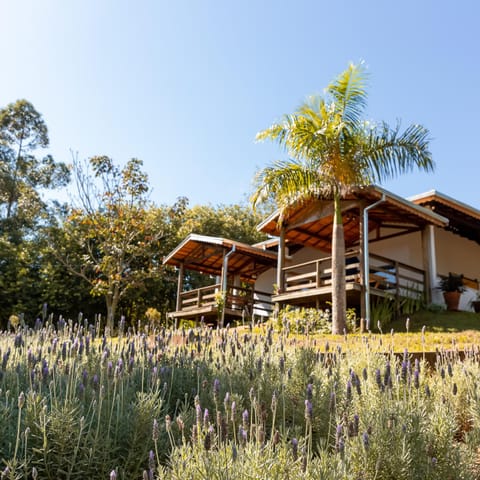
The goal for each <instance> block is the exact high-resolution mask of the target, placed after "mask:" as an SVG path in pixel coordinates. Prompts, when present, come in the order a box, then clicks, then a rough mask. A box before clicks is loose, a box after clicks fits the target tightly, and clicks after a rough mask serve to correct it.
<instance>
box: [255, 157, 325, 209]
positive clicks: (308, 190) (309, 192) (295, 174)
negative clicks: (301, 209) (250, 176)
mask: <svg viewBox="0 0 480 480" xmlns="http://www.w3.org/2000/svg"><path fill="white" fill-rule="evenodd" d="M254 185H255V191H254V193H253V195H252V196H251V202H252V205H253V206H254V207H255V206H257V205H258V204H260V203H263V202H265V201H267V200H269V199H274V200H275V202H276V204H277V206H278V207H279V208H280V210H281V211H285V210H287V209H288V208H289V207H291V206H292V205H297V206H298V203H299V202H304V201H308V200H310V199H312V198H318V197H323V196H325V195H326V194H327V192H330V191H331V188H332V187H331V185H330V184H329V183H328V179H326V178H324V177H322V176H321V175H319V173H318V170H317V169H316V168H315V167H313V166H312V165H311V164H309V163H308V162H307V163H306V162H303V161H299V160H289V161H277V162H275V163H274V164H273V165H271V166H269V167H266V168H264V169H262V170H261V171H259V172H258V173H257V175H256V176H255V179H254Z"/></svg>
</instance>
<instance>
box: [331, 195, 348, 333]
mask: <svg viewBox="0 0 480 480" xmlns="http://www.w3.org/2000/svg"><path fill="white" fill-rule="evenodd" d="M333 202H334V204H333V206H334V213H333V233H332V333H333V334H342V333H344V331H345V330H346V328H347V296H346V293H345V238H344V233H343V221H342V208H341V203H340V194H339V193H338V192H336V193H335V194H334V199H333Z"/></svg>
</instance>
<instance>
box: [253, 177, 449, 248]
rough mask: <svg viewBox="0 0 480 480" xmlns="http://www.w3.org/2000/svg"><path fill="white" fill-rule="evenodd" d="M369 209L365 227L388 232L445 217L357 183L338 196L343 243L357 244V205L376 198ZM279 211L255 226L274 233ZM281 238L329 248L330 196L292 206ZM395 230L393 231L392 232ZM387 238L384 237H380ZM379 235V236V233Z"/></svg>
mask: <svg viewBox="0 0 480 480" xmlns="http://www.w3.org/2000/svg"><path fill="white" fill-rule="evenodd" d="M380 200H381V202H380V203H378V204H377V205H376V206H375V207H373V208H372V209H371V210H369V216H368V219H369V222H368V228H369V231H374V230H377V232H379V229H380V227H382V228H383V229H388V230H389V233H388V235H389V236H395V235H400V234H404V233H409V232H413V231H418V230H421V229H423V228H424V227H425V225H429V224H430V225H437V226H440V227H445V226H446V225H448V219H447V218H445V217H444V216H441V215H438V214H437V213H435V212H433V211H432V210H429V209H427V208H424V207H422V206H420V205H416V204H414V203H412V202H410V201H409V200H406V199H404V198H402V197H399V196H398V195H395V194H393V193H391V192H389V191H387V190H385V189H383V188H381V187H378V186H374V185H373V186H368V187H358V188H355V189H352V191H351V192H350V193H349V194H348V195H346V196H345V197H344V198H343V200H342V217H343V225H344V235H345V246H346V247H347V248H349V247H351V246H354V245H356V244H358V242H359V238H360V232H359V226H360V219H359V215H360V207H361V206H363V207H367V206H368V205H372V204H374V203H376V202H379V201H380ZM279 217H280V214H279V212H278V211H277V212H275V213H273V214H272V215H271V216H270V217H268V218H267V219H266V220H265V221H264V222H262V223H261V224H260V225H259V226H258V230H260V231H262V232H264V233H267V234H270V235H274V236H278V235H279V234H280V224H279ZM283 225H284V227H285V239H286V240H287V241H288V242H290V243H295V244H301V245H309V246H311V247H314V248H318V249H320V250H324V251H330V250H331V242H332V233H333V202H332V200H331V199H330V200H320V199H316V200H312V201H311V202H309V203H308V204H307V205H300V206H298V207H297V208H293V209H291V210H290V212H289V213H288V217H287V218H285V219H284V221H283ZM394 231H395V232H396V233H395V232H394ZM383 238H387V237H385V236H384V237H383ZM379 239H380V237H379Z"/></svg>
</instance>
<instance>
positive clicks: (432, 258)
mask: <svg viewBox="0 0 480 480" xmlns="http://www.w3.org/2000/svg"><path fill="white" fill-rule="evenodd" d="M422 252H423V270H424V271H425V286H424V288H425V300H426V302H427V303H431V301H432V298H433V290H434V289H435V287H436V281H437V257H436V255H435V227H434V226H433V225H427V226H426V227H425V228H424V229H423V230H422Z"/></svg>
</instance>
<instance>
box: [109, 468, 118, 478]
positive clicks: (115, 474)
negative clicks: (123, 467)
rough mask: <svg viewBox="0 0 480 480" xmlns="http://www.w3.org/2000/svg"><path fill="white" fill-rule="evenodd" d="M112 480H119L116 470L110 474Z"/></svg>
mask: <svg viewBox="0 0 480 480" xmlns="http://www.w3.org/2000/svg"><path fill="white" fill-rule="evenodd" d="M110 480H117V472H116V471H115V470H112V471H111V472H110Z"/></svg>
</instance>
